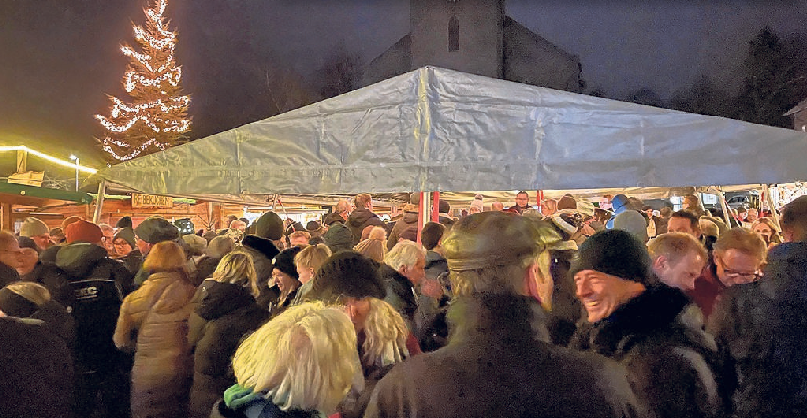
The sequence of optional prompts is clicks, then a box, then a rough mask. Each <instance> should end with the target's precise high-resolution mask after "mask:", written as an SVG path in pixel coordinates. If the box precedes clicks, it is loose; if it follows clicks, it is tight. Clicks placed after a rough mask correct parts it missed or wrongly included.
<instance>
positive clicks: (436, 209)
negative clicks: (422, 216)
mask: <svg viewBox="0 0 807 418" xmlns="http://www.w3.org/2000/svg"><path fill="white" fill-rule="evenodd" d="M432 222H438V223H439V222H440V192H432Z"/></svg>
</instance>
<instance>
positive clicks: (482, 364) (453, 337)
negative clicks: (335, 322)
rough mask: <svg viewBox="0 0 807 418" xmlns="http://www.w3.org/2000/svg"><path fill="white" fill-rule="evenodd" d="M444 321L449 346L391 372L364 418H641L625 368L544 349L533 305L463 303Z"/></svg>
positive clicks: (521, 301) (523, 300)
mask: <svg viewBox="0 0 807 418" xmlns="http://www.w3.org/2000/svg"><path fill="white" fill-rule="evenodd" d="M448 318H449V322H450V324H451V334H450V337H449V342H448V345H447V346H446V347H444V348H442V349H440V350H437V351H435V352H432V353H427V354H421V355H418V356H414V357H412V358H410V359H409V360H407V361H406V362H403V363H400V364H398V365H396V366H395V367H394V368H393V369H392V370H391V371H390V372H389V373H388V374H387V375H386V376H385V377H384V378H383V379H382V380H381V381H380V382H379V383H378V385H377V386H376V389H375V391H374V392H373V395H372V398H371V400H370V404H369V405H368V408H367V410H366V412H365V415H364V416H365V418H375V417H400V418H404V417H446V418H452V417H463V418H475V417H520V418H528V417H541V418H552V417H590V418H599V417H619V418H622V417H635V416H644V415H642V414H641V413H642V409H641V407H640V405H638V404H637V403H636V401H635V398H634V396H633V393H632V392H631V390H630V387H629V386H628V382H627V377H626V373H625V370H624V369H623V368H622V367H620V366H619V365H618V364H616V363H614V362H611V361H609V360H607V359H604V358H602V357H600V356H596V355H592V354H586V353H579V352H573V351H571V350H568V349H565V348H562V347H557V346H554V345H552V344H550V343H549V342H548V335H547V330H546V327H545V326H544V318H543V311H542V310H541V307H540V305H539V303H538V302H537V301H536V300H534V299H532V298H529V297H525V296H511V295H482V294H480V295H475V296H474V297H473V298H469V297H460V298H457V299H455V301H454V302H453V304H452V306H451V308H450V309H449V313H448Z"/></svg>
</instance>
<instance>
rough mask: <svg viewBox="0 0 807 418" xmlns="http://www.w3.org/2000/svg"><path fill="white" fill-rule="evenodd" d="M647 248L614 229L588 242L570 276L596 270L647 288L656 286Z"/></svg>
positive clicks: (580, 251)
mask: <svg viewBox="0 0 807 418" xmlns="http://www.w3.org/2000/svg"><path fill="white" fill-rule="evenodd" d="M651 266H652V263H651V261H650V255H649V254H648V253H647V247H645V245H644V244H643V243H642V242H641V241H639V239H638V238H636V237H635V236H634V235H633V234H631V233H630V232H627V231H622V230H618V229H611V230H607V231H602V232H598V233H596V234H594V235H592V236H591V237H590V238H589V239H587V240H586V241H585V242H584V243H583V245H581V246H580V249H579V250H578V252H577V256H576V257H575V259H574V260H573V261H572V265H571V268H570V270H569V275H571V276H574V275H575V274H577V273H578V272H581V271H583V270H595V271H599V272H600V273H605V274H609V275H611V276H616V277H619V278H622V279H625V280H632V281H634V282H638V283H641V284H643V285H645V286H647V285H653V284H656V279H655V276H653V273H652V270H651Z"/></svg>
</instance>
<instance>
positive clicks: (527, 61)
mask: <svg viewBox="0 0 807 418" xmlns="http://www.w3.org/2000/svg"><path fill="white" fill-rule="evenodd" d="M426 65H433V66H436V67H443V68H449V69H453V70H457V71H464V72H468V73H473V74H478V75H483V76H487V77H493V78H500V79H505V80H510V81H515V82H519V83H527V84H532V85H536V86H541V87H549V88H553V89H557V90H566V91H572V92H581V91H582V90H583V88H584V86H585V83H584V82H583V80H582V78H581V72H582V68H581V65H580V60H579V58H578V57H576V56H575V55H572V54H570V53H568V52H566V51H564V50H562V49H561V48H559V47H557V46H556V45H554V44H552V43H551V42H549V41H548V40H546V39H544V38H543V37H541V36H540V35H538V34H536V33H534V32H532V31H530V30H529V29H527V28H526V27H524V26H523V25H521V24H520V23H518V22H516V21H515V20H514V19H512V18H511V17H509V16H507V15H506V14H505V1H504V0H410V32H409V33H408V34H406V35H405V36H404V37H403V38H401V39H400V40H399V41H398V42H396V43H395V45H393V46H391V47H390V48H389V49H387V50H386V51H385V52H384V53H382V54H381V55H379V56H378V57H376V58H375V59H374V60H373V61H371V62H370V64H369V65H368V66H367V68H366V69H365V71H364V77H363V80H362V85H364V86H367V85H370V84H372V83H375V82H378V81H381V80H385V79H387V78H390V77H393V76H396V75H399V74H403V73H405V72H408V71H412V70H415V69H417V68H420V67H423V66H426Z"/></svg>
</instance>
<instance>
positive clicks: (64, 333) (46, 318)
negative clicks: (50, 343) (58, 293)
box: [29, 300, 76, 358]
mask: <svg viewBox="0 0 807 418" xmlns="http://www.w3.org/2000/svg"><path fill="white" fill-rule="evenodd" d="M29 318H32V319H38V320H40V321H42V323H43V326H44V327H45V328H46V329H48V330H49V331H50V332H51V333H53V335H56V336H57V337H59V338H61V339H62V341H64V343H65V345H66V346H67V348H69V349H70V350H71V358H75V356H74V355H73V354H72V350H73V349H74V348H75V345H76V321H75V319H73V317H72V316H71V315H70V313H69V312H67V309H66V308H65V307H64V306H62V305H60V304H59V303H57V302H56V301H53V300H51V301H48V302H46V303H45V304H43V305H42V306H40V307H39V309H37V311H36V312H34V313H33V314H31V315H30V316H29Z"/></svg>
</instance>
